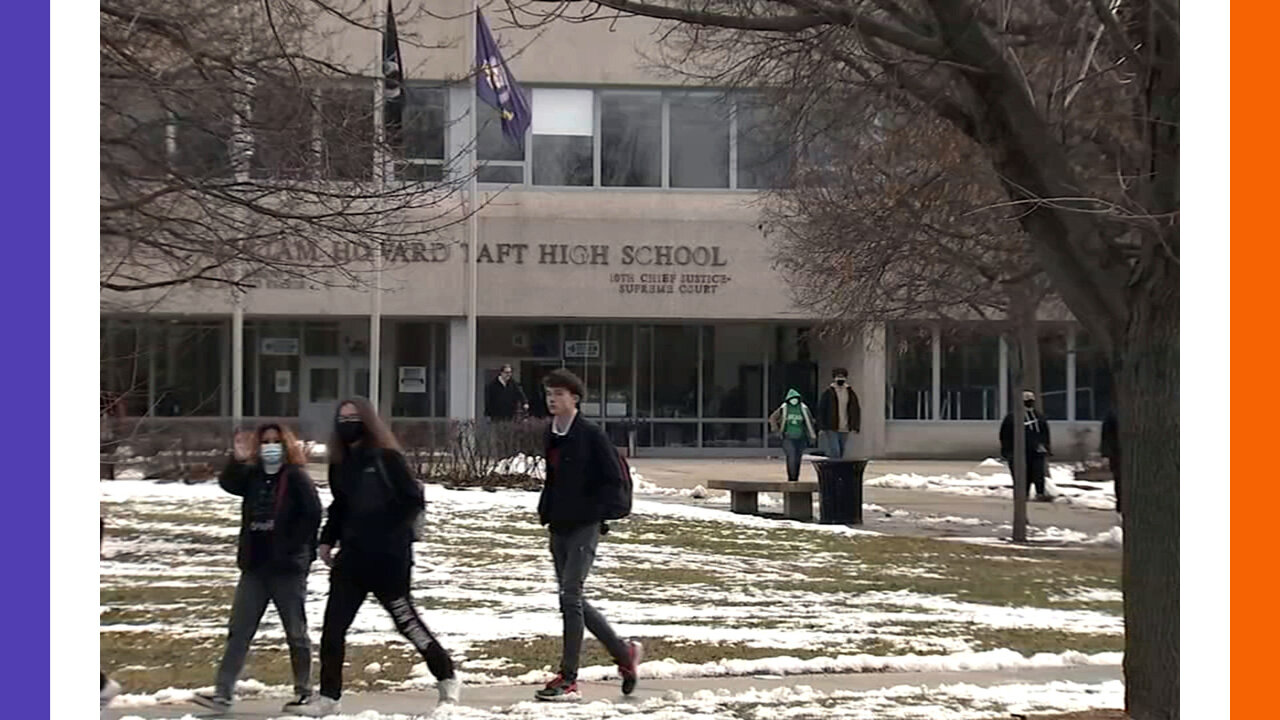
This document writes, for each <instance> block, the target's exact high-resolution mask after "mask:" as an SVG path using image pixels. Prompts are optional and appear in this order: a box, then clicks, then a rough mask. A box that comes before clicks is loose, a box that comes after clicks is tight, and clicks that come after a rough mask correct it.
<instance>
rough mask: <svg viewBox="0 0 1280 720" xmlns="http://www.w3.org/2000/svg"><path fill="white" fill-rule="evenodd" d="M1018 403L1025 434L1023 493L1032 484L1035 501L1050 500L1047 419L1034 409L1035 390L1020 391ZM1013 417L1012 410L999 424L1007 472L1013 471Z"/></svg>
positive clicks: (1049, 449)
mask: <svg viewBox="0 0 1280 720" xmlns="http://www.w3.org/2000/svg"><path fill="white" fill-rule="evenodd" d="M1022 405H1023V413H1022V427H1023V430H1024V432H1025V433H1026V437H1027V467H1026V471H1027V492H1028V493H1030V492H1031V488H1032V486H1035V489H1036V500H1038V501H1039V502H1052V501H1053V496H1051V495H1050V494H1049V492H1048V490H1047V489H1046V488H1045V475H1046V474H1047V473H1048V468H1049V460H1048V458H1049V455H1051V454H1052V453H1053V448H1052V445H1050V443H1049V422H1048V421H1047V420H1045V418H1044V416H1043V415H1041V414H1040V411H1039V410H1037V409H1036V394H1035V393H1033V392H1031V391H1030V390H1024V391H1023V392H1022ZM1013 417H1014V413H1009V414H1008V415H1006V416H1005V417H1004V422H1002V423H1000V456H1001V457H1002V458H1004V461H1005V462H1006V463H1008V464H1009V471H1010V473H1012V472H1013V422H1014V421H1013Z"/></svg>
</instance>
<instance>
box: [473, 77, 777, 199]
mask: <svg viewBox="0 0 1280 720" xmlns="http://www.w3.org/2000/svg"><path fill="white" fill-rule="evenodd" d="M529 93H530V103H529V104H530V108H531V112H532V113H533V124H532V128H531V130H530V132H531V136H530V140H529V143H528V148H527V150H522V149H521V148H519V147H517V146H516V145H515V144H514V143H512V142H511V141H510V140H508V139H507V138H506V137H504V136H503V134H502V126H501V121H500V119H499V116H498V114H497V111H496V110H494V109H493V108H491V107H489V106H487V105H484V104H481V105H480V106H479V107H478V112H479V116H478V117H477V118H476V122H477V125H476V132H477V139H476V143H477V156H478V159H479V161H480V167H479V169H478V171H477V180H478V181H479V182H482V183H495V184H519V183H522V182H524V181H525V167H524V166H525V163H526V162H529V163H532V167H531V177H532V182H533V184H535V185H540V186H550V187H605V188H617V187H639V188H658V187H672V188H705V189H729V188H742V189H761V188H768V187H779V186H780V185H781V184H782V183H783V182H785V181H786V179H787V177H788V175H789V173H790V171H791V164H792V158H791V143H790V142H788V141H786V140H785V133H784V129H783V128H781V127H778V126H776V125H775V124H774V123H772V122H771V112H770V110H769V108H768V106H767V104H766V103H765V102H764V101H762V100H761V99H759V98H757V97H754V96H750V95H747V96H743V97H740V98H739V99H737V100H736V101H733V102H726V101H725V100H724V99H723V98H722V96H720V95H717V94H714V93H709V92H698V93H688V92H684V91H678V92H666V93H664V92H659V91H656V90H655V91H643V90H621V89H602V90H590V89H578V88H533V89H531V90H530V91H529ZM597 113H599V116H598V117H597ZM664 116H665V117H664ZM735 116H736V119H734V120H731V118H732V117H735ZM735 127H736V128H737V129H736V138H735V137H733V135H734V128H735ZM733 147H736V151H733V150H731V148H733ZM664 148H665V152H666V153H667V154H666V155H665V156H664V155H663V153H664ZM664 165H665V166H666V167H665V168H664ZM664 173H665V176H664Z"/></svg>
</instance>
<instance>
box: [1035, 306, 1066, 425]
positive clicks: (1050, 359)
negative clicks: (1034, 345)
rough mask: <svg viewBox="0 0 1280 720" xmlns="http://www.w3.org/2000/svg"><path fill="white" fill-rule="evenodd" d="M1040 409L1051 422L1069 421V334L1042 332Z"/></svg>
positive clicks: (1054, 330)
mask: <svg viewBox="0 0 1280 720" xmlns="http://www.w3.org/2000/svg"><path fill="white" fill-rule="evenodd" d="M1040 407H1041V408H1043V409H1044V415H1045V417H1047V418H1049V419H1050V420H1066V419H1067V332H1066V330H1065V329H1063V328H1053V329H1041V330H1040Z"/></svg>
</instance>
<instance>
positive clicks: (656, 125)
mask: <svg viewBox="0 0 1280 720" xmlns="http://www.w3.org/2000/svg"><path fill="white" fill-rule="evenodd" d="M600 176H601V177H600V184H601V185H603V186H605V187H660V186H661V185H662V96H661V95H660V94H658V93H643V94H641V93H602V94H601V96H600Z"/></svg>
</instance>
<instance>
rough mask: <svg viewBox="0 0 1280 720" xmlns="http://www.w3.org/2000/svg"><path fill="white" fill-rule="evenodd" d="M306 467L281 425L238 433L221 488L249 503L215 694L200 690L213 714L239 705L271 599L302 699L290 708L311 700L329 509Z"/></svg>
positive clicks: (199, 695) (243, 505) (200, 700)
mask: <svg viewBox="0 0 1280 720" xmlns="http://www.w3.org/2000/svg"><path fill="white" fill-rule="evenodd" d="M306 464H307V459H306V456H305V455H304V454H303V452H302V447H301V446H300V445H299V444H298V440H297V438H295V437H294V436H293V433H291V432H289V430H288V429H287V428H285V427H283V426H281V425H278V424H275V423H268V424H265V425H262V426H261V427H259V428H258V430H257V432H256V433H252V434H250V433H239V434H237V435H236V439H235V448H234V451H233V455H232V458H231V460H230V462H228V463H227V465H226V467H225V468H224V469H223V471H222V475H221V476H220V477H219V478H218V484H219V485H221V486H222V489H223V490H226V491H227V492H229V493H231V494H232V495H239V496H240V497H242V498H244V501H243V502H242V503H241V506H240V507H241V509H240V538H239V541H238V547H237V549H236V564H237V565H239V566H240V582H239V583H238V584H237V585H236V594H235V599H234V600H233V601H232V604H231V623H230V629H229V631H228V633H227V646H226V649H225V650H224V651H223V654H222V662H221V664H220V665H219V666H218V674H217V677H216V679H215V682H214V690H213V692H212V693H196V696H195V698H194V699H195V703H196V704H197V705H202V706H204V707H207V708H210V709H212V710H227V709H229V708H230V707H231V705H232V703H233V702H234V701H235V685H236V680H237V679H238V678H239V677H240V671H241V670H243V669H244V661H245V658H246V657H247V656H248V654H249V645H250V644H251V643H252V642H253V636H254V635H256V634H257V632H258V624H259V623H260V622H261V621H262V615H263V613H265V612H266V611H267V603H269V602H272V603H275V606H276V612H278V613H280V623H281V624H282V625H284V634H285V638H286V640H287V642H288V644H289V660H290V662H291V663H292V666H293V689H294V692H295V693H296V694H297V697H296V698H295V699H294V700H293V701H291V702H289V703H288V704H286V705H285V706H284V711H285V712H292V711H293V710H295V709H297V708H298V707H300V706H301V705H303V704H305V703H306V702H307V701H308V700H309V699H310V697H311V636H310V635H309V634H308V632H307V616H306V610H305V605H306V599H307V574H308V572H309V571H310V569H311V563H312V561H314V560H315V558H316V530H317V529H318V528H319V527H320V514H321V508H320V496H319V495H317V494H316V488H315V486H314V485H313V484H312V482H311V478H310V477H309V476H308V475H307V471H306Z"/></svg>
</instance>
